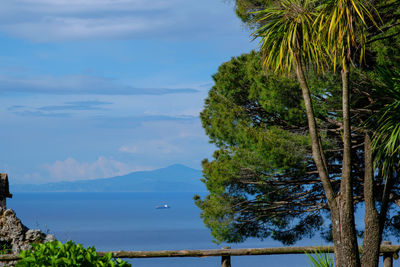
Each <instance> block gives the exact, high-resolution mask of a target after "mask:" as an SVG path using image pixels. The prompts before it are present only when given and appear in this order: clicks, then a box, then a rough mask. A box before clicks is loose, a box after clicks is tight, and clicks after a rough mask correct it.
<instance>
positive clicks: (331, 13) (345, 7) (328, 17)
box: [253, 0, 379, 267]
mask: <svg viewBox="0 0 400 267" xmlns="http://www.w3.org/2000/svg"><path fill="white" fill-rule="evenodd" d="M315 3H316V2H312V1H310V0H284V1H280V2H279V4H277V5H274V6H273V7H271V8H267V9H265V10H262V11H259V12H256V14H257V15H258V17H259V19H258V21H257V22H258V23H259V25H261V26H260V27H259V29H257V30H256V31H255V32H254V33H253V36H254V37H255V38H257V37H260V38H261V41H260V43H261V51H263V52H264V54H265V60H264V64H265V66H266V67H267V68H270V69H274V70H275V71H278V70H280V71H283V70H287V71H290V69H291V68H292V67H294V68H295V72H296V76H297V79H298V81H299V84H300V87H301V89H302V93H303V99H304V104H305V108H306V114H307V120H308V126H309V132H310V137H311V143H312V152H313V158H314V161H315V164H316V166H317V168H318V173H319V176H320V178H321V182H322V185H323V187H324V190H325V196H326V198H327V201H328V205H329V208H330V211H331V219H332V225H333V227H332V228H333V231H332V234H333V239H334V246H335V258H336V266H340V267H343V266H354V267H357V266H360V260H359V252H358V245H357V238H356V230H355V223H354V207H353V192H352V183H351V129H350V86H349V84H350V80H349V79H350V78H349V77H350V76H349V75H350V65H352V64H353V65H354V64H355V62H356V60H354V58H355V57H356V56H357V57H358V58H359V59H360V62H361V61H362V59H363V56H364V54H365V45H366V41H367V35H366V32H367V31H366V29H367V20H368V21H370V22H372V23H373V24H374V25H376V23H375V20H374V17H373V15H372V13H371V11H370V10H373V11H374V9H373V8H372V7H371V6H369V5H368V4H366V3H364V1H362V0H328V1H326V2H323V3H322V4H321V5H318V6H317V5H316V4H315ZM315 28H317V31H316V30H314V29H315ZM328 60H331V61H330V62H331V63H332V66H333V69H336V66H337V65H339V66H340V67H341V76H342V110H343V145H344V149H343V161H342V162H343V166H342V179H341V183H340V193H339V194H335V192H334V191H333V189H332V184H331V182H330V180H329V173H328V168H327V165H326V160H325V156H324V153H323V151H322V147H321V142H320V139H319V131H318V128H317V125H316V122H315V116H314V112H313V108H312V102H311V96H310V90H309V88H308V85H307V80H306V77H305V68H306V67H307V65H308V64H310V63H311V64H313V65H314V66H316V68H317V70H321V69H323V68H324V66H325V65H326V63H327V61H328ZM338 62H339V63H338ZM366 177H367V175H366ZM368 179H369V180H371V179H372V177H370V176H368ZM367 188H368V187H367ZM367 193H370V192H367ZM366 205H372V207H373V208H374V209H375V206H374V203H371V201H369V200H368V201H367V200H366ZM372 211H374V210H373V209H372ZM375 211H376V209H375ZM367 232H368V231H367ZM368 235H372V233H371V234H370V232H368V233H367V234H366V236H368ZM367 239H368V238H367ZM364 244H366V243H365V242H364ZM371 251H374V253H375V252H376V251H378V252H379V243H378V250H377V249H376V248H375V247H374V248H372V249H371ZM364 254H366V253H365V250H364V253H363V257H364ZM369 254H370V253H369ZM378 255H379V254H378ZM375 256H376V253H375V254H374V255H373V256H372V258H376V257H375ZM365 262H370V261H368V260H365ZM365 266H367V265H365ZM368 266H373V265H368Z"/></svg>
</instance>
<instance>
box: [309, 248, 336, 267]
mask: <svg viewBox="0 0 400 267" xmlns="http://www.w3.org/2000/svg"><path fill="white" fill-rule="evenodd" d="M306 255H307V256H308V258H309V259H310V263H311V266H312V267H334V266H335V265H334V263H333V258H332V257H331V256H330V255H328V254H326V253H323V252H322V251H321V250H319V249H317V250H315V251H314V253H313V254H312V255H310V254H308V253H306Z"/></svg>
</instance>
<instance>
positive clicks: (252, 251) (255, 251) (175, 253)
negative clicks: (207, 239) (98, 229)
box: [99, 245, 400, 258]
mask: <svg viewBox="0 0 400 267" xmlns="http://www.w3.org/2000/svg"><path fill="white" fill-rule="evenodd" d="M316 250H318V251H320V252H323V253H333V246H321V247H319V246H311V247H277V248H239V249H206V250H159V251H108V252H99V254H101V255H104V254H105V253H109V252H111V253H112V255H113V257H116V258H165V257H216V256H250V255H282V254H305V253H314V252H315V251H316ZM360 250H362V248H360ZM398 251H400V245H382V246H381V250H380V252H381V253H398Z"/></svg>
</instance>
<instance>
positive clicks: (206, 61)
mask: <svg viewBox="0 0 400 267" xmlns="http://www.w3.org/2000/svg"><path fill="white" fill-rule="evenodd" d="M0 5H1V8H0V112H1V116H0V123H1V126H2V130H1V133H0V148H1V151H2V153H0V172H6V173H8V175H9V179H10V183H14V184H15V183H47V182H58V181H73V180H82V179H96V178H105V177H113V176H117V175H124V174H127V173H130V172H133V171H141V170H152V169H157V168H162V167H166V166H168V165H171V164H175V163H179V164H184V165H186V166H189V167H192V168H196V169H201V161H202V160H203V159H204V158H210V157H211V156H212V152H213V151H214V150H215V148H214V146H213V145H212V144H209V142H208V138H207V136H206V135H205V133H204V130H203V128H202V127H201V122H200V119H199V113H200V112H201V110H202V108H203V104H204V99H205V97H207V93H208V90H209V89H210V88H211V87H212V85H213V81H212V75H213V74H214V73H216V72H217V69H218V66H219V65H220V64H221V63H223V62H226V61H228V60H230V58H231V57H233V56H238V55H240V54H242V53H246V52H249V51H250V50H251V49H254V48H256V46H257V44H256V43H255V42H251V38H250V36H249V35H250V31H249V30H248V29H247V28H246V27H245V26H244V25H243V24H242V23H241V22H240V20H239V19H238V18H236V16H235V14H234V8H233V3H232V2H230V1H223V0H202V1H199V0H152V1H148V0H13V1H2V3H1V4H0Z"/></svg>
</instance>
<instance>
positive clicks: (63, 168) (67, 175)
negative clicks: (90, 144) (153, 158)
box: [44, 157, 143, 182]
mask: <svg viewBox="0 0 400 267" xmlns="http://www.w3.org/2000/svg"><path fill="white" fill-rule="evenodd" d="M44 169H45V170H47V171H48V173H49V176H50V177H51V179H52V181H54V182H55V181H74V180H86V179H88V180H89V179H97V178H106V177H113V176H118V175H124V174H127V173H130V172H133V171H138V170H143V169H139V168H137V167H134V166H130V165H128V164H126V163H123V162H120V161H116V160H112V159H108V158H105V157H99V158H98V159H97V160H96V161H94V162H79V161H77V160H76V159H74V158H67V159H65V160H63V161H56V162H54V163H53V164H46V165H45V166H44Z"/></svg>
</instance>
